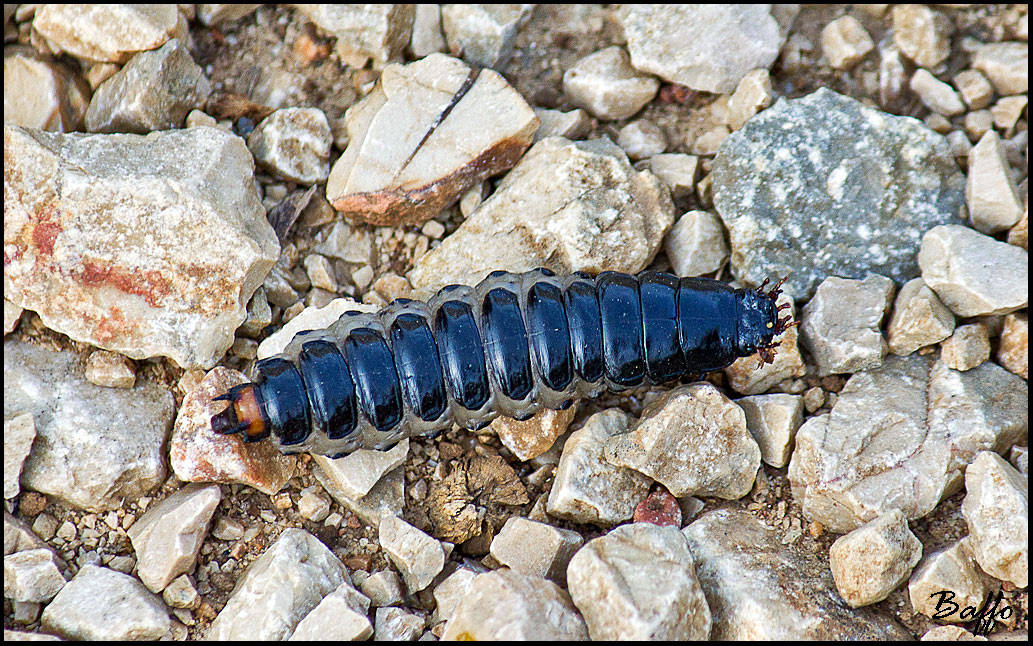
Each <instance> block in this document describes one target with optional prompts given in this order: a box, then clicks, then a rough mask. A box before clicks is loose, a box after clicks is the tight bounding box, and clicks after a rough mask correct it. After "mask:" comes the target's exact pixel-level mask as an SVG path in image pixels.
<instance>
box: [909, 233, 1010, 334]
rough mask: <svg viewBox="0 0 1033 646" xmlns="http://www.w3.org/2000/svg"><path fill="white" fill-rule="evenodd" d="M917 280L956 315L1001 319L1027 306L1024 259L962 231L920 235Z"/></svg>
mask: <svg viewBox="0 0 1033 646" xmlns="http://www.w3.org/2000/svg"><path fill="white" fill-rule="evenodd" d="M918 264H919V265H920V266H921V267H922V280H924V281H925V283H926V284H927V285H929V287H931V288H932V290H933V291H934V292H936V295H937V296H939V297H940V299H941V300H942V301H943V303H944V304H945V305H946V306H947V307H949V308H950V309H951V311H953V312H954V313H955V314H957V315H958V316H963V317H969V316H981V315H984V314H1007V313H1008V312H1014V311H1015V310H1018V309H1021V308H1023V307H1026V306H1027V305H1028V304H1029V254H1028V253H1027V252H1026V250H1025V249H1022V248H1021V247H1016V246H1015V245H1010V244H1008V243H1006V242H998V241H996V240H994V239H993V238H991V237H990V236H985V235H983V234H981V233H979V232H977V231H973V230H972V229H969V228H968V227H963V226H957V225H951V226H940V227H936V228H934V229H931V230H929V231H928V232H926V234H925V235H924V236H922V248H921V251H919V253H918Z"/></svg>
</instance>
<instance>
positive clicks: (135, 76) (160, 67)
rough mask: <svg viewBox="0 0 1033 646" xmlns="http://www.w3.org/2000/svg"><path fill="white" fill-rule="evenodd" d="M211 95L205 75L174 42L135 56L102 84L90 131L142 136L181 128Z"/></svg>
mask: <svg viewBox="0 0 1033 646" xmlns="http://www.w3.org/2000/svg"><path fill="white" fill-rule="evenodd" d="M211 91H212V86H211V83H210V82H209V81H208V78H207V77H206V76H205V74H204V70H202V69H201V68H200V67H199V66H198V65H197V63H195V62H194V59H193V58H191V56H190V52H189V51H188V49H187V47H186V45H183V44H181V43H180V41H179V39H177V38H173V39H172V40H170V41H168V42H167V43H165V44H164V45H162V47H161V49H157V50H155V51H151V52H141V53H140V54H137V55H136V56H134V57H133V58H132V60H130V61H129V63H128V64H126V66H125V67H123V68H122V69H120V70H119V71H118V72H116V73H115V74H113V75H112V76H111V77H110V78H109V79H107V80H106V81H104V82H103V83H101V84H100V86H99V87H98V88H97V90H96V91H95V92H94V93H93V98H92V99H91V100H90V107H89V109H87V110H86V130H87V131H88V132H106V133H111V132H133V133H136V134H141V135H144V134H147V133H149V132H153V131H155V130H170V129H172V128H180V127H182V126H183V122H184V121H185V120H186V116H187V113H188V112H190V111H191V110H194V109H200V108H203V107H204V104H205V101H207V100H208V95H209V94H211Z"/></svg>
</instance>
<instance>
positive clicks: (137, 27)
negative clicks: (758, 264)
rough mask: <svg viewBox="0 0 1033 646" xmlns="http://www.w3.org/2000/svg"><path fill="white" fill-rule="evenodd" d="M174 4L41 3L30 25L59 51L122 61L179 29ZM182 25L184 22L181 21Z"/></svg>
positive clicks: (96, 58) (88, 58) (81, 56)
mask: <svg viewBox="0 0 1033 646" xmlns="http://www.w3.org/2000/svg"><path fill="white" fill-rule="evenodd" d="M179 21H180V15H179V10H178V9H177V8H176V5H173V4H166V5H160V4H159V5H118V4H101V5H41V6H40V7H38V8H37V9H36V13H35V16H34V18H33V19H32V28H33V29H34V30H35V31H37V32H39V33H40V35H42V36H43V37H44V38H46V39H47V41H48V42H49V43H50V44H51V45H52V48H54V47H56V48H57V49H58V50H60V51H64V52H67V53H69V54H71V55H72V56H75V57H76V58H81V59H85V60H88V61H101V62H111V63H125V62H126V61H128V60H129V59H130V58H131V57H132V56H133V55H134V54H135V53H136V52H142V51H147V50H152V49H157V48H159V47H161V46H162V45H164V44H165V42H166V41H167V40H168V39H169V38H171V37H172V36H173V34H174V33H176V32H178V30H179V29H180V22H179ZM184 26H185V24H184Z"/></svg>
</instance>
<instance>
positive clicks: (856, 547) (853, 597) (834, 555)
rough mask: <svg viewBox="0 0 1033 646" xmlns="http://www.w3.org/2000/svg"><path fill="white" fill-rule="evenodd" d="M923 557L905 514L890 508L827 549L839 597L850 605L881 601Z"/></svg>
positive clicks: (863, 604) (864, 604) (855, 606)
mask: <svg viewBox="0 0 1033 646" xmlns="http://www.w3.org/2000/svg"><path fill="white" fill-rule="evenodd" d="M921 558H922V543H921V542H920V541H919V540H918V539H917V538H915V535H914V534H912V533H911V529H910V528H909V527H908V526H907V517H906V516H904V513H903V512H902V511H900V510H899V509H891V510H890V511H888V512H886V513H885V514H883V515H881V516H879V517H878V518H876V519H875V520H873V521H871V522H869V523H866V524H864V525H862V526H861V527H858V528H857V529H855V530H854V531H852V532H850V533H849V534H846V535H845V536H840V537H839V538H837V539H836V542H835V543H833V544H832V547H831V548H830V549H829V567H830V568H831V570H832V578H833V579H835V581H836V589H837V590H839V596H841V597H843V599H844V600H845V601H846V602H847V603H848V604H849V605H850V607H851V608H860V607H861V606H867V605H870V604H873V603H877V602H879V601H882V600H883V599H885V598H886V597H888V596H889V595H890V593H891V592H893V591H894V590H896V589H897V586H899V585H900V584H901V583H903V582H904V581H906V580H907V578H908V576H909V575H910V574H911V570H912V568H914V567H915V564H916V563H918V561H919V559H921Z"/></svg>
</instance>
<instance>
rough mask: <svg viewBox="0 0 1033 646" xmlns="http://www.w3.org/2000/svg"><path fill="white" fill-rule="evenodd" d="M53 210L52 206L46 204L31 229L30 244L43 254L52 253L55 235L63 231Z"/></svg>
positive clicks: (48, 254)
mask: <svg viewBox="0 0 1033 646" xmlns="http://www.w3.org/2000/svg"><path fill="white" fill-rule="evenodd" d="M55 211H56V209H55V208H54V207H53V206H48V207H47V208H46V209H45V210H44V212H43V213H42V215H41V216H40V219H39V222H37V223H36V226H35V227H33V229H32V244H34V245H36V248H37V249H39V252H40V253H41V254H43V255H44V256H50V255H53V253H54V243H56V242H57V235H58V234H59V233H61V232H62V231H64V228H63V227H62V226H61V220H60V218H57V217H55Z"/></svg>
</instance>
